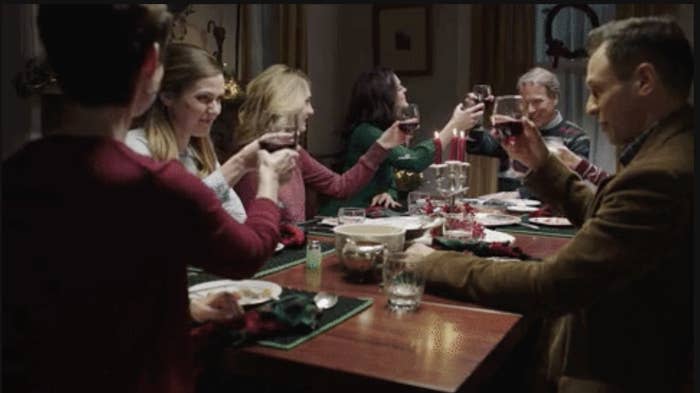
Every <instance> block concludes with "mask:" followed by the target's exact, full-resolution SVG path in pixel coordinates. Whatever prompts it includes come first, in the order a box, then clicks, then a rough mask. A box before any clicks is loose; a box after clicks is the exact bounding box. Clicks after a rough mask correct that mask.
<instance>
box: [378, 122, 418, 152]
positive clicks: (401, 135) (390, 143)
mask: <svg viewBox="0 0 700 393" xmlns="http://www.w3.org/2000/svg"><path fill="white" fill-rule="evenodd" d="M416 121H418V120H416ZM409 137H410V135H409V134H407V133H405V132H403V131H401V129H400V128H399V122H398V121H395V122H394V124H392V125H391V126H390V127H389V128H387V129H386V130H384V132H383V133H382V135H381V136H380V137H379V139H377V143H379V146H381V147H383V148H384V149H385V150H389V149H392V148H394V147H396V146H398V145H402V144H404V143H405V142H407V141H408V140H409Z"/></svg>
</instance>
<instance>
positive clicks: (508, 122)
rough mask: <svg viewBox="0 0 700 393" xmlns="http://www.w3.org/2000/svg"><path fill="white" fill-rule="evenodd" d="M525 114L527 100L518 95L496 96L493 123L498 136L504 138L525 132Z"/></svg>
mask: <svg viewBox="0 0 700 393" xmlns="http://www.w3.org/2000/svg"><path fill="white" fill-rule="evenodd" d="M524 116H525V101H524V100H523V97H521V96H518V95H507V96H498V97H496V102H495V104H494V107H493V115H492V116H491V124H493V128H494V130H495V133H496V135H495V136H496V138H498V139H500V140H503V139H506V138H510V137H514V136H517V135H520V134H522V133H523V124H522V122H521V119H522V118H523V117H524Z"/></svg>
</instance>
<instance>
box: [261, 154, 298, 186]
mask: <svg viewBox="0 0 700 393" xmlns="http://www.w3.org/2000/svg"><path fill="white" fill-rule="evenodd" d="M257 153H258V154H257V156H258V163H259V166H258V174H259V176H260V177H261V178H262V177H264V176H271V177H272V178H275V179H276V180H277V181H278V182H279V183H284V182H286V181H287V180H289V177H290V176H291V174H292V169H294V167H296V164H297V159H298V158H299V153H297V152H296V151H295V150H292V149H280V150H277V151H276V152H274V153H268V152H267V150H262V149H260V150H258V152H257Z"/></svg>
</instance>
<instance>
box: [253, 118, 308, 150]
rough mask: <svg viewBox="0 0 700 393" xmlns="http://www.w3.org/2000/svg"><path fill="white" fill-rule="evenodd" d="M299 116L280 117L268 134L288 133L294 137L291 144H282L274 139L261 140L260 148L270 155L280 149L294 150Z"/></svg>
mask: <svg viewBox="0 0 700 393" xmlns="http://www.w3.org/2000/svg"><path fill="white" fill-rule="evenodd" d="M299 128H300V127H299V116H297V115H296V114H288V115H285V116H281V117H280V118H279V119H278V121H277V122H275V123H274V124H273V125H272V127H271V129H270V132H280V131H283V132H288V133H290V134H293V135H294V138H293V140H292V142H290V143H282V142H280V141H278V140H275V139H265V140H261V141H260V142H259V143H260V147H261V148H263V149H265V150H267V151H269V152H270V153H272V152H275V151H277V150H280V149H295V148H296V146H297V144H298V143H299Z"/></svg>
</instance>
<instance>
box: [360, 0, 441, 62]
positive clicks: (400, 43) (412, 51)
mask: <svg viewBox="0 0 700 393" xmlns="http://www.w3.org/2000/svg"><path fill="white" fill-rule="evenodd" d="M372 14H373V40H374V42H373V46H374V64H375V65H381V66H384V67H389V68H391V69H393V70H394V71H395V72H396V74H397V75H400V76H401V75H430V73H431V72H432V34H431V33H432V26H431V6H430V5H429V4H427V5H413V4H411V5H399V4H392V5H375V6H374V8H373V13H372Z"/></svg>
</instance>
